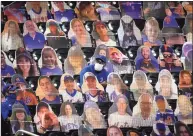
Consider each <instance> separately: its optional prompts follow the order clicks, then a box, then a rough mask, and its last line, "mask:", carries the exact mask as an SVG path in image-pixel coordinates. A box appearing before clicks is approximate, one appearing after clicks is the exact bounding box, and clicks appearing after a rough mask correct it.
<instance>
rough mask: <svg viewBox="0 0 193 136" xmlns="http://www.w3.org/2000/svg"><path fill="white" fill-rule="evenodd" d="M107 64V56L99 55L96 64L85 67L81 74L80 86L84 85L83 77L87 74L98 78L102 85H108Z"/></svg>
mask: <svg viewBox="0 0 193 136" xmlns="http://www.w3.org/2000/svg"><path fill="white" fill-rule="evenodd" d="M106 62H107V59H106V57H105V56H101V55H97V56H96V59H95V64H92V65H89V66H87V67H85V68H84V69H83V70H82V71H81V72H80V86H82V84H83V77H84V74H85V73H86V72H92V73H93V74H94V75H95V76H96V77H97V79H98V81H99V83H100V84H102V85H106V81H107V76H108V75H109V72H108V71H107V70H106V69H105V68H104V67H105V65H106Z"/></svg>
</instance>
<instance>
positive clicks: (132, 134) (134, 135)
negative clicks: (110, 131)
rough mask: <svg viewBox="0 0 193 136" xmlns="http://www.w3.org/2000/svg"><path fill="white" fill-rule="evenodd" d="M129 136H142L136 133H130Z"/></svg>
mask: <svg viewBox="0 0 193 136" xmlns="http://www.w3.org/2000/svg"><path fill="white" fill-rule="evenodd" d="M127 134H128V135H127V136H140V134H139V133H138V132H135V131H129V132H128V133H127Z"/></svg>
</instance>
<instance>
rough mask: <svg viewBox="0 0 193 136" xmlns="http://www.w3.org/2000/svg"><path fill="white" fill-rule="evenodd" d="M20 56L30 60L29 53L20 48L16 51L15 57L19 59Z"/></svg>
mask: <svg viewBox="0 0 193 136" xmlns="http://www.w3.org/2000/svg"><path fill="white" fill-rule="evenodd" d="M22 56H24V57H27V58H28V59H30V60H31V59H32V57H31V55H30V53H29V52H28V51H26V49H25V48H23V47H20V48H18V49H17V51H16V57H17V58H19V57H22Z"/></svg>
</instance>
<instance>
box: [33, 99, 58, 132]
mask: <svg viewBox="0 0 193 136" xmlns="http://www.w3.org/2000/svg"><path fill="white" fill-rule="evenodd" d="M34 123H35V124H36V128H37V131H38V133H40V134H43V133H45V132H46V131H60V125H59V121H58V118H57V116H56V115H55V114H54V112H53V111H52V108H51V107H50V105H49V104H47V103H46V102H40V103H38V105H37V106H36V114H35V116H34Z"/></svg>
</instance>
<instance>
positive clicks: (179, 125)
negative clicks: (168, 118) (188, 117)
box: [174, 121, 193, 136]
mask: <svg viewBox="0 0 193 136" xmlns="http://www.w3.org/2000/svg"><path fill="white" fill-rule="evenodd" d="M174 133H175V135H176V136H181V135H183V136H192V135H193V133H192V132H191V130H190V128H188V126H187V125H186V124H185V123H184V122H183V121H177V122H176V123H175V125H174Z"/></svg>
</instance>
